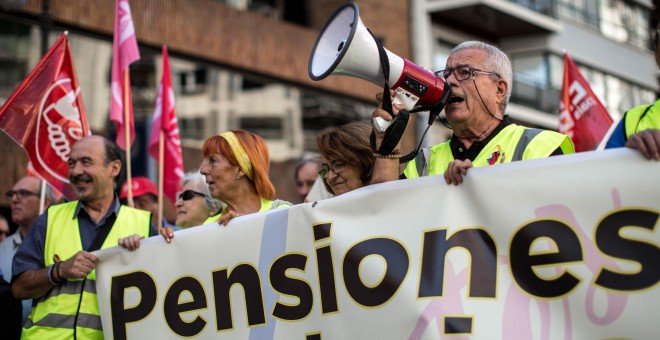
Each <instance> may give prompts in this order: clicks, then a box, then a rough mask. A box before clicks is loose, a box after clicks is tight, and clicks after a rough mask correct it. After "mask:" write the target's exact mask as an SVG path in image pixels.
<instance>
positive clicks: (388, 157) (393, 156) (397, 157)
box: [374, 152, 401, 159]
mask: <svg viewBox="0 0 660 340" xmlns="http://www.w3.org/2000/svg"><path fill="white" fill-rule="evenodd" d="M374 157H376V158H387V159H399V158H401V154H399V153H391V154H389V155H381V154H379V153H378V152H374Z"/></svg>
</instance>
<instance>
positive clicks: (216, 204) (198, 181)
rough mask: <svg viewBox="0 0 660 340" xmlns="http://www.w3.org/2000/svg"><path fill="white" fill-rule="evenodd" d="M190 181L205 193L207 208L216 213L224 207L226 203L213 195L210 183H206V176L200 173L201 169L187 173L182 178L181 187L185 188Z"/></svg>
mask: <svg viewBox="0 0 660 340" xmlns="http://www.w3.org/2000/svg"><path fill="white" fill-rule="evenodd" d="M190 182H192V184H193V185H194V186H195V188H197V190H198V191H200V192H203V193H204V206H206V209H208V210H209V211H211V212H213V213H216V212H218V211H220V210H221V209H222V208H223V207H224V204H223V203H222V202H221V201H219V200H217V199H215V198H213V197H212V196H211V191H210V190H209V185H208V184H206V178H204V176H203V175H202V174H200V173H199V171H197V172H189V173H186V174H185V175H184V176H183V178H182V179H181V187H182V188H183V187H184V186H186V185H187V184H188V183H190Z"/></svg>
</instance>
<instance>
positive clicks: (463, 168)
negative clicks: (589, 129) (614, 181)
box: [372, 41, 574, 184]
mask: <svg viewBox="0 0 660 340" xmlns="http://www.w3.org/2000/svg"><path fill="white" fill-rule="evenodd" d="M438 73H439V74H441V75H442V76H443V77H444V78H445V80H446V81H447V83H448V84H449V85H450V86H451V89H452V94H451V96H450V97H449V99H448V101H447V105H446V107H445V115H446V116H447V122H448V126H447V127H448V128H450V129H452V130H453V135H452V136H451V139H449V140H448V141H446V142H444V143H441V144H437V145H434V146H432V147H430V148H425V149H422V150H420V152H419V154H418V155H417V157H416V159H414V160H413V161H410V162H409V163H408V164H407V166H406V167H405V169H404V171H403V174H401V175H399V159H398V158H397V157H396V156H397V155H396V153H397V152H398V148H399V146H397V149H395V152H394V154H393V155H385V156H383V155H379V154H375V156H376V157H377V158H376V165H375V168H374V175H373V177H372V183H379V182H385V181H391V180H395V179H397V178H415V177H419V176H426V175H439V174H444V177H445V181H446V182H447V184H459V183H462V181H463V176H464V175H465V174H466V173H467V171H468V169H469V168H471V167H473V166H487V165H495V164H500V163H509V162H513V161H519V160H527V159H535V158H543V157H548V156H553V155H562V154H567V153H573V152H574V147H573V143H572V142H571V140H570V138H568V137H567V136H565V135H562V134H559V133H557V132H553V131H549V130H541V129H533V128H527V127H524V126H520V125H516V124H513V123H511V122H510V120H509V117H508V116H507V115H506V114H505V110H506V106H507V103H508V102H509V98H510V96H511V86H512V83H513V75H512V71H511V61H510V60H509V58H508V57H507V56H506V54H504V52H502V51H501V50H500V49H498V48H497V47H495V46H492V45H489V44H486V43H483V42H480V41H466V42H463V43H461V44H460V45H458V46H456V47H455V48H454V49H453V50H452V51H451V54H450V55H449V58H448V59H447V65H446V69H444V70H442V71H439V72H438ZM398 109H400V107H395V109H394V111H395V112H394V115H396V114H397V112H398ZM372 117H373V118H375V117H382V118H384V119H386V120H391V119H392V116H391V115H390V114H389V113H388V112H386V111H384V110H382V109H380V108H378V109H376V110H375V111H374V112H373V114H372ZM374 133H375V134H376V143H377V145H380V142H381V141H382V139H383V133H377V132H376V129H374Z"/></svg>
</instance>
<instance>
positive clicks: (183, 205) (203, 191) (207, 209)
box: [175, 172, 222, 228]
mask: <svg viewBox="0 0 660 340" xmlns="http://www.w3.org/2000/svg"><path fill="white" fill-rule="evenodd" d="M221 210H222V202H220V201H218V200H216V199H215V198H213V197H211V192H210V191H209V186H208V185H207V184H206V180H205V179H204V176H202V174H200V173H199V172H189V173H187V174H186V175H185V176H183V179H182V180H181V191H180V192H178V193H177V195H176V223H175V224H176V225H177V226H179V227H181V228H190V227H194V226H198V225H202V224H204V221H206V220H207V219H208V218H209V217H210V216H213V215H215V214H217V213H219V212H220V211H221Z"/></svg>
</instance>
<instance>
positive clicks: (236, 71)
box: [0, 0, 658, 207]
mask: <svg viewBox="0 0 660 340" xmlns="http://www.w3.org/2000/svg"><path fill="white" fill-rule="evenodd" d="M10 2H14V3H19V5H17V6H15V7H14V8H13V9H7V8H5V9H0V102H2V101H3V100H4V99H6V98H7V97H8V96H9V95H10V94H11V92H12V91H13V90H14V89H15V88H16V87H17V86H18V84H19V83H20V82H21V81H22V80H23V79H24V78H25V76H26V75H27V74H28V73H29V72H30V70H31V69H32V68H33V67H34V66H35V65H36V63H37V62H38V60H39V59H40V56H41V55H42V47H41V45H45V46H50V44H52V43H53V42H54V41H55V39H56V38H57V37H58V36H59V35H60V34H61V33H62V32H63V31H64V30H68V31H69V40H70V43H71V48H72V52H73V60H74V63H75V67H76V70H77V75H78V78H79V82H80V86H81V92H82V97H83V101H84V104H85V107H86V109H87V115H88V120H89V123H90V126H91V128H92V130H93V131H94V132H95V133H97V134H104V135H107V136H109V137H112V136H113V134H114V127H113V126H112V125H111V123H109V121H108V112H109V104H110V70H111V57H112V29H113V21H114V1H113V0H86V1H75V0H57V1H55V0H27V1H13V0H12V1H10V0H0V5H1V4H8V3H10ZM23 2H24V3H23ZM343 3H345V1H343V0H308V1H301V0H224V1H222V0H166V1H160V0H139V1H131V9H132V17H133V21H134V23H135V29H136V33H137V37H138V42H139V44H140V54H141V59H140V61H138V62H136V63H134V64H133V65H132V66H131V89H132V94H133V101H134V110H135V117H136V118H135V119H136V127H137V130H138V136H137V139H136V144H135V146H134V147H133V155H134V156H133V169H134V170H133V175H135V176H137V175H147V176H149V177H151V178H154V179H155V177H156V176H155V173H156V172H155V169H156V168H155V164H154V160H153V159H152V158H151V157H149V156H148V155H147V152H146V142H147V139H148V133H149V131H150V126H149V124H150V120H151V116H152V114H153V108H154V102H155V97H156V91H157V90H156V89H157V86H158V82H159V80H160V77H161V69H160V67H161V66H160V65H161V58H160V46H161V45H163V44H167V45H168V48H169V51H170V58H171V68H172V77H173V81H174V87H175V97H176V110H177V115H178V117H179V127H180V133H181V138H182V145H183V149H184V162H185V169H186V171H191V170H195V169H197V168H198V166H199V164H200V162H201V157H202V156H201V145H202V142H203V141H204V140H205V139H206V138H207V137H208V136H210V135H212V134H215V133H218V132H221V131H225V130H228V129H246V130H250V131H253V132H255V133H258V134H259V135H261V136H263V137H264V138H265V139H266V140H267V142H268V145H269V149H270V154H271V159H272V165H271V177H272V179H273V181H274V183H275V185H276V188H277V190H278V196H279V197H281V198H284V199H290V200H292V201H295V200H296V198H295V197H296V194H295V187H294V184H293V164H295V162H296V161H297V160H299V159H300V158H302V157H305V156H306V155H309V154H310V153H314V152H315V151H316V141H315V138H316V135H317V134H318V133H319V132H320V131H321V130H322V129H323V128H325V127H328V126H333V125H339V124H343V123H346V122H349V121H354V120H367V119H368V118H369V116H370V114H371V112H372V111H373V109H374V101H375V100H374V97H375V94H376V93H377V92H379V91H380V88H379V87H378V86H375V85H373V84H369V83H367V82H366V81H363V80H358V79H356V78H349V77H329V78H326V79H324V80H323V81H320V82H314V81H312V80H311V79H310V78H309V77H308V74H307V62H308V59H309V54H310V51H311V48H312V45H313V43H314V40H315V39H316V37H317V35H318V34H319V31H320V30H321V28H322V27H323V25H324V23H325V22H326V20H327V19H328V17H329V16H330V14H331V13H332V12H333V11H334V10H335V9H336V8H337V7H339V6H340V5H342V4H343ZM357 3H358V5H359V7H360V16H361V19H362V21H363V22H364V23H365V25H366V26H367V27H369V28H370V29H371V31H372V32H374V34H375V35H376V36H377V38H379V39H381V40H382V41H383V42H384V45H385V46H386V47H387V48H388V49H389V50H391V51H392V52H394V53H396V54H398V55H400V56H402V57H405V58H409V59H411V60H413V61H414V62H416V63H418V64H420V65H421V66H424V67H426V68H428V69H433V70H438V69H442V68H444V64H445V60H446V58H447V56H448V54H449V51H450V49H451V48H452V47H453V46H455V45H456V44H457V43H460V42H462V41H464V40H471V39H476V40H482V41H487V42H490V43H494V44H496V45H498V46H500V47H501V48H502V49H503V50H504V52H506V53H507V54H508V55H509V56H510V57H511V59H512V61H513V68H514V84H513V95H512V99H511V104H510V105H509V107H508V113H509V115H510V116H511V117H512V118H513V119H514V120H516V121H520V122H523V123H525V124H527V125H533V126H540V127H545V128H550V129H556V127H557V125H558V118H557V117H558V115H557V106H558V96H559V90H560V88H561V81H562V74H563V65H562V57H561V53H562V51H563V50H566V51H567V52H568V53H569V54H570V55H571V56H572V57H573V59H574V60H575V61H576V62H577V63H578V64H579V66H580V67H581V70H582V72H583V73H584V74H585V76H586V77H587V79H588V80H589V81H590V83H591V86H592V88H593V89H594V91H595V92H596V94H597V95H598V96H599V97H600V99H601V100H602V101H603V103H604V104H605V106H606V107H607V108H608V110H610V113H611V114H612V115H613V116H614V118H615V119H617V118H619V117H620V116H621V114H622V113H623V112H625V110H626V109H627V108H630V107H633V106H635V105H638V104H640V103H644V102H650V101H652V100H653V99H654V98H655V93H656V92H657V89H658V83H657V78H656V75H657V67H656V66H655V62H654V59H653V54H652V51H651V48H652V46H651V34H650V31H651V30H650V27H655V24H654V21H653V20H652V12H653V4H652V3H651V2H650V1H645V0H637V1H635V0H579V1H576V0H406V1H403V0H401V1H388V0H360V1H357ZM418 121H420V124H425V123H424V122H425V121H426V119H419V120H418ZM420 127H421V126H420ZM433 129H434V130H435V131H433V132H432V133H430V134H429V137H427V143H437V142H440V141H441V140H443V139H444V138H446V136H447V135H448V134H449V130H447V129H446V128H444V127H442V126H441V124H435V125H434V128H433ZM416 138H417V135H416V134H415V133H414V131H413V133H411V134H410V135H407V136H406V137H405V145H404V149H411V148H412V145H413V144H415V143H416ZM0 143H2V145H4V146H5V147H3V151H2V152H0V173H2V176H0V188H2V189H3V190H8V189H9V188H11V185H12V183H13V182H14V181H15V180H16V179H17V178H19V177H20V176H22V175H23V174H24V173H25V167H26V164H27V158H26V157H25V155H24V153H23V152H22V150H21V149H20V147H18V146H16V145H15V144H13V142H12V141H11V140H10V139H9V138H8V137H7V136H6V135H4V134H0ZM404 151H405V150H404ZM7 205H8V202H6V201H4V198H3V200H2V201H0V206H4V207H6V206H7Z"/></svg>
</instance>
